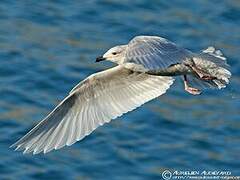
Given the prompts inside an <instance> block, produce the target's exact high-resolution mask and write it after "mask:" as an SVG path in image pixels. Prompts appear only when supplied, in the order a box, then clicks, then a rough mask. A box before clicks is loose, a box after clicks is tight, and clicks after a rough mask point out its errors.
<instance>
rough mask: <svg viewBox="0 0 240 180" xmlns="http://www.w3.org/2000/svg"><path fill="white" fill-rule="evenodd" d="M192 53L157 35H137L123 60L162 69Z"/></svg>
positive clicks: (130, 43)
mask: <svg viewBox="0 0 240 180" xmlns="http://www.w3.org/2000/svg"><path fill="white" fill-rule="evenodd" d="M192 56H193V55H192V53H191V52H190V51H188V50H186V49H184V48H181V47H178V46H177V45H176V44H174V43H173V42H170V41H168V40H167V39H164V38H161V37H158V36H137V37H135V38H133V39H132V40H131V41H130V42H129V44H128V47H127V50H126V55H125V58H126V59H125V62H126V63H135V64H140V65H143V66H144V68H146V69H148V70H154V69H164V68H167V67H169V66H170V65H173V64H176V63H181V62H183V61H184V60H185V59H187V58H190V57H192Z"/></svg>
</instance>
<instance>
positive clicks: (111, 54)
mask: <svg viewBox="0 0 240 180" xmlns="http://www.w3.org/2000/svg"><path fill="white" fill-rule="evenodd" d="M126 47H127V45H120V46H115V47H113V48H111V49H109V50H108V51H107V52H106V53H105V54H104V55H103V56H100V57H98V58H97V59H96V62H100V61H104V60H107V61H111V62H114V63H117V64H122V63H123V61H124V55H125V50H126Z"/></svg>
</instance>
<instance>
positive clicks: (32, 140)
mask: <svg viewBox="0 0 240 180" xmlns="http://www.w3.org/2000/svg"><path fill="white" fill-rule="evenodd" d="M172 83H173V79H172V78H171V77H160V76H151V75H147V74H144V73H137V72H133V71H131V70H129V69H126V68H124V67H123V66H117V67H114V68H111V69H108V70H106V71H102V72H99V73H96V74H93V75H91V76H89V77H88V78H87V79H85V80H84V81H82V82H81V83H79V84H78V85H77V86H76V87H75V88H74V89H73V90H72V91H71V92H70V94H69V96H68V97H66V98H65V99H64V100H63V101H62V102H61V103H60V104H59V105H58V106H57V107H56V108H55V109H54V110H53V111H52V112H51V113H50V114H49V115H48V116H47V117H46V118H45V119H44V120H42V121H41V122H40V123H39V124H38V125H36V126H35V127H34V128H33V129H32V130H31V131H30V132H28V133H27V134H26V135H25V136H24V137H23V138H21V139H20V140H19V141H17V142H16V143H15V144H13V145H12V146H13V147H16V149H17V150H24V153H29V152H33V154H37V153H40V152H42V151H43V152H44V153H46V152H49V151H51V150H53V149H59V148H61V147H63V146H65V145H68V146H69V145H71V144H73V143H75V142H76V141H79V140H81V139H82V138H84V137H85V136H86V135H88V134H90V133H91V132H92V131H93V130H94V129H96V128H97V127H98V126H100V125H103V124H104V123H107V122H109V121H110V120H111V119H114V118H116V117H118V116H121V115H122V114H123V113H126V112H128V111H131V110H133V109H135V108H137V107H139V106H140V105H142V104H144V103H145V102H148V101H150V100H152V99H154V98H156V97H158V96H160V95H161V94H164V93H165V92H166V90H167V89H168V88H169V87H170V85H171V84H172Z"/></svg>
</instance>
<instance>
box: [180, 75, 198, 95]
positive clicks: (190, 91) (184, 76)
mask: <svg viewBox="0 0 240 180" xmlns="http://www.w3.org/2000/svg"><path fill="white" fill-rule="evenodd" d="M183 82H184V89H185V91H187V92H189V93H190V94H193V95H198V94H201V91H200V90H199V89H197V88H193V87H190V86H189V85H188V81H187V75H183Z"/></svg>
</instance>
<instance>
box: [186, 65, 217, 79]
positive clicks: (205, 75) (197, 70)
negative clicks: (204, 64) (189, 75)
mask: <svg viewBox="0 0 240 180" xmlns="http://www.w3.org/2000/svg"><path fill="white" fill-rule="evenodd" d="M190 67H191V68H192V70H193V71H194V72H195V73H196V74H197V75H198V77H199V78H200V79H202V80H214V79H217V78H216V77H214V76H211V75H210V74H208V73H206V72H204V71H203V70H202V69H200V68H198V67H197V66H196V65H195V63H194V64H193V65H190Z"/></svg>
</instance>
